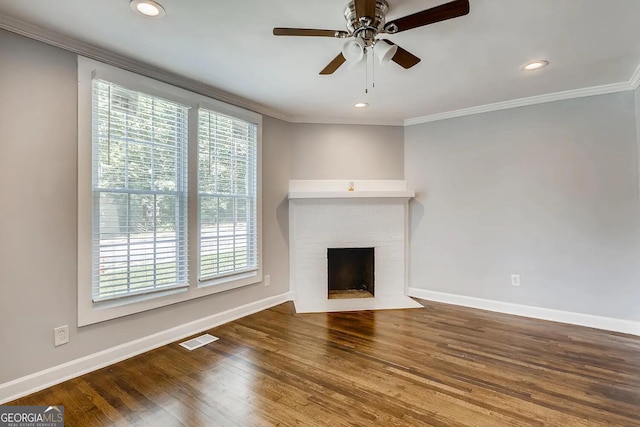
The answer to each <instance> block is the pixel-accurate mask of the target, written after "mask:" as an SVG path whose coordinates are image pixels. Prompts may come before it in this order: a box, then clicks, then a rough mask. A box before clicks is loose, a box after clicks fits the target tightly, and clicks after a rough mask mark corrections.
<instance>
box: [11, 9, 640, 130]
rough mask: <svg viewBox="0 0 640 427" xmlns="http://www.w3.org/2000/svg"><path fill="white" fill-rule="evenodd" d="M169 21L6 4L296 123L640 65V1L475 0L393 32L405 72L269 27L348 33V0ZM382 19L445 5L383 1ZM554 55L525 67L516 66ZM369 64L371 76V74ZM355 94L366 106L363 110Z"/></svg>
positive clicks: (348, 118) (445, 101)
mask: <svg viewBox="0 0 640 427" xmlns="http://www.w3.org/2000/svg"><path fill="white" fill-rule="evenodd" d="M159 2H160V3H161V4H162V5H163V6H164V8H165V10H166V15H165V16H164V17H163V18H161V19H149V18H145V17H142V16H140V15H137V14H135V13H133V12H132V11H131V9H130V8H129V0H91V1H87V0H56V1H51V0H20V1H17V0H0V14H3V15H5V16H8V17H11V18H14V19H18V20H20V21H24V22H26V23H30V24H34V25H37V26H39V27H42V28H44V29H48V30H51V31H54V32H56V33H59V34H61V35H65V36H70V37H72V38H74V39H77V40H80V41H83V42H86V43H90V44H92V45H95V46H98V47H101V48H104V49H107V50H110V51H112V52H115V53H118V54H121V55H124V56H127V57H131V58H134V59H137V60H140V61H143V62H146V63H148V64H152V65H154V66H157V67H160V68H162V69H165V70H169V71H172V72H174V73H177V74H180V75H183V76H186V77H189V78H192V79H195V80H198V81H200V82H203V83H206V84H209V85H211V86H213V87H215V88H218V89H221V90H224V91H226V92H229V93H231V94H234V95H236V96H238V97H241V98H244V99H247V100H250V101H252V102H253V103H255V104H258V105H260V106H262V107H261V108H259V109H261V110H262V111H261V112H271V113H273V115H275V116H278V117H283V118H286V119H288V120H290V121H309V122H352V123H358V122H361V123H403V122H404V121H405V120H407V119H412V118H416V117H422V116H429V115H434V114H439V113H444V112H449V111H453V110H459V109H464V108H470V107H476V106H481V105H486V104H492V103H498V102H505V101H510V100H514V99H520V98H525V97H531V96H536V95H542V94H549V93H555V92H560V91H567V90H575V89H581V88H587V87H593V86H600V85H607V84H612V83H621V82H628V81H629V80H630V78H631V77H632V75H634V72H635V70H636V68H637V67H638V64H640V42H639V41H640V25H638V17H640V1H638V0H564V1H563V0H470V8H471V11H470V13H469V15H467V16H463V17H460V18H456V19H453V20H450V21H445V22H440V23H436V24H433V25H429V26H425V27H421V28H417V29H413V30H410V31H406V32H402V33H399V34H396V35H390V36H388V38H389V39H390V40H392V41H394V42H395V43H397V44H398V45H400V46H402V47H403V48H405V49H406V50H408V51H410V52H411V53H413V54H415V55H417V56H419V57H420V58H422V62H420V63H419V64H418V65H416V66H415V67H413V68H411V69H409V70H404V69H403V68H401V67H399V66H398V65H396V64H394V63H389V64H387V65H385V66H378V65H376V67H375V88H373V89H372V88H370V89H369V93H368V94H365V93H364V91H365V78H366V70H365V66H364V64H363V63H361V64H357V65H355V66H347V65H346V64H345V65H344V66H342V67H341V68H340V69H338V71H336V72H335V73H334V74H333V75H330V76H320V75H319V74H318V73H319V71H320V70H321V69H322V68H324V66H325V65H327V63H328V62H329V61H330V60H332V59H333V58H334V57H335V56H336V55H337V54H338V53H339V52H340V50H341V47H342V44H343V43H344V41H343V40H340V39H332V38H315V37H274V36H273V35H272V33H271V32H272V29H273V27H275V26H282V27H303V28H325V29H335V30H343V29H345V21H344V18H343V9H344V6H345V4H346V1H345V0H323V1H317V0H270V1H266V0H233V1H228V0H159ZM388 2H389V6H390V10H389V13H388V15H387V20H392V19H395V18H398V17H401V16H405V15H408V14H411V13H414V12H417V11H420V10H423V9H426V8H429V7H433V6H437V5H439V4H442V3H445V2H446V1H444V0H388ZM533 59H547V60H549V61H550V65H549V66H548V67H547V68H545V69H542V70H539V71H537V72H524V71H522V70H521V69H520V67H521V65H523V64H524V63H526V62H528V61H530V60H533ZM371 74H372V73H371V68H370V67H369V79H370V80H371ZM358 101H365V102H368V103H369V104H370V105H369V107H368V108H365V109H355V108H354V107H353V105H354V104H355V103H356V102H358Z"/></svg>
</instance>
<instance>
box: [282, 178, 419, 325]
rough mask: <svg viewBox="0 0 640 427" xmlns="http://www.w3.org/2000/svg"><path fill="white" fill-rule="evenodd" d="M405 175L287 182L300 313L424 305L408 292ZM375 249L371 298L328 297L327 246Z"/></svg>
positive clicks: (410, 193)
mask: <svg viewBox="0 0 640 427" xmlns="http://www.w3.org/2000/svg"><path fill="white" fill-rule="evenodd" d="M414 195H415V193H414V192H413V191H411V190H409V189H408V188H407V183H406V181H401V180H293V181H289V199H290V201H289V259H290V278H291V291H292V292H293V294H294V298H293V299H294V304H295V307H296V311H297V312H298V313H308V312H328V311H346V310H349V311H350V310H377V309H398V308H420V307H422V305H420V304H419V303H418V302H416V301H414V300H412V299H411V298H409V297H408V296H407V268H406V260H407V250H408V221H407V220H408V203H409V199H411V198H412V197H414ZM337 248H374V249H375V259H374V261H375V262H374V264H375V270H374V276H375V293H374V297H373V298H348V299H330V298H329V295H328V292H329V291H328V273H327V269H328V264H327V257H328V250H329V249H337Z"/></svg>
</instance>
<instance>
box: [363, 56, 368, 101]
mask: <svg viewBox="0 0 640 427" xmlns="http://www.w3.org/2000/svg"><path fill="white" fill-rule="evenodd" d="M366 52H367V51H366V50H365V55H364V93H365V94H368V93H369V56H368V55H367V54H366Z"/></svg>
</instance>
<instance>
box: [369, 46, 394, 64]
mask: <svg viewBox="0 0 640 427" xmlns="http://www.w3.org/2000/svg"><path fill="white" fill-rule="evenodd" d="M397 51H398V46H396V45H395V44H388V43H376V45H375V47H374V50H373V52H374V55H375V57H376V58H378V61H380V65H384V64H386V63H388V62H389V61H391V59H392V58H393V57H394V56H395V54H396V52H397Z"/></svg>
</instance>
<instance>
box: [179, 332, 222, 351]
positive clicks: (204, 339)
mask: <svg viewBox="0 0 640 427" xmlns="http://www.w3.org/2000/svg"><path fill="white" fill-rule="evenodd" d="M214 341H218V337H214V336H213V335H209V334H204V335H200V336H199V337H196V338H193V339H190V340H189V341H185V342H183V343H180V345H181V346H182V347H184V348H186V349H187V350H189V351H191V350H195V349H196V348H198V347H202V346H203V345H207V344H209V343H212V342H214Z"/></svg>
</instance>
